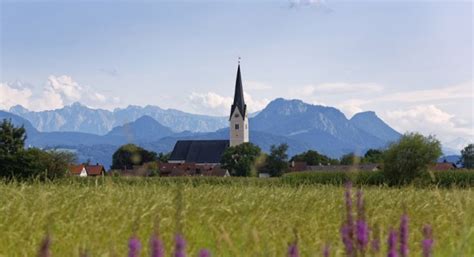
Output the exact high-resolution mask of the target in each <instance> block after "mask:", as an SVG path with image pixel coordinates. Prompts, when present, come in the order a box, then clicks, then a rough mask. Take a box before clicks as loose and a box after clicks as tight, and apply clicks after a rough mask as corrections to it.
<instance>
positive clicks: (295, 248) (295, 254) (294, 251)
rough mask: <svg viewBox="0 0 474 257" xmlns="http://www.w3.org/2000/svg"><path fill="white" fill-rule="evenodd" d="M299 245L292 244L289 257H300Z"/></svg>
mask: <svg viewBox="0 0 474 257" xmlns="http://www.w3.org/2000/svg"><path fill="white" fill-rule="evenodd" d="M299 256H300V255H299V253H298V245H297V244H296V243H293V244H291V245H290V246H289V247H288V257H299Z"/></svg>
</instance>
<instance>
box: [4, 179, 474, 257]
mask: <svg viewBox="0 0 474 257" xmlns="http://www.w3.org/2000/svg"><path fill="white" fill-rule="evenodd" d="M228 180H229V179H228ZM196 181H197V182H198V183H196ZM211 182H212V180H203V181H199V180H196V179H194V180H188V182H186V179H183V180H176V179H175V180H167V179H159V178H156V179H148V180H143V179H131V180H130V179H111V178H106V179H99V180H97V181H96V180H94V179H87V180H84V181H82V182H77V180H73V181H67V180H66V181H61V182H56V183H43V184H42V183H10V184H5V183H0V231H1V232H0V256H3V257H15V256H36V252H37V249H38V245H39V243H40V241H41V239H42V238H43V236H44V235H45V233H46V231H47V230H49V231H50V232H51V235H52V237H53V244H52V251H53V256H61V257H62V256H79V249H81V248H86V249H89V251H90V253H91V256H126V252H127V240H128V238H129V237H130V236H131V234H132V233H133V232H134V231H136V234H137V235H138V237H139V238H140V239H141V240H142V244H143V245H144V246H145V247H146V246H147V245H148V239H149V236H150V234H151V233H152V232H153V230H154V228H155V227H158V226H159V232H160V234H161V237H162V239H164V240H165V244H166V250H167V251H166V254H167V256H170V255H169V254H170V253H171V252H172V251H171V249H172V244H173V241H172V238H173V235H174V233H175V232H176V231H177V230H180V229H182V231H183V234H184V236H185V238H186V239H187V242H188V247H187V249H188V253H189V256H197V251H198V249H200V248H202V247H205V248H208V249H210V250H211V252H212V253H213V256H286V252H287V247H288V243H289V242H292V241H294V240H295V237H297V238H298V245H299V247H300V253H301V256H321V249H322V247H323V245H324V244H325V243H329V244H330V245H331V256H343V254H344V250H343V246H342V243H341V240H340V234H339V228H340V225H341V222H342V220H343V216H344V205H343V204H344V198H343V195H344V188H343V187H337V186H325V185H311V186H310V185H307V186H298V187H297V186H290V185H285V184H282V183H278V180H266V181H265V182H261V181H257V180H256V179H237V178H232V179H231V181H230V182H229V181H227V183H225V184H224V183H211ZM363 190H364V194H365V198H366V206H367V207H366V208H367V215H368V217H369V223H370V224H378V225H379V226H380V229H381V232H382V235H383V238H382V241H383V243H384V245H385V241H386V237H385V235H386V234H387V230H388V228H389V227H390V226H394V227H398V224H399V218H400V216H401V214H402V213H403V210H404V208H406V210H407V213H408V214H409V216H410V241H411V245H410V246H411V253H410V254H411V256H421V251H420V248H421V247H420V243H419V242H420V241H421V238H422V233H421V228H422V226H423V224H425V223H430V224H431V225H432V226H433V230H434V237H435V256H439V257H447V256H456V257H459V256H474V191H473V190H472V188H467V189H456V188H451V189H436V188H424V189H420V188H413V187H407V188H402V189H396V188H386V187H364V188H363ZM113 252H115V253H116V255H113V254H112V253H113ZM142 256H148V250H147V249H146V250H145V249H144V251H142ZM381 256H385V253H384V251H383V254H382V255H381Z"/></svg>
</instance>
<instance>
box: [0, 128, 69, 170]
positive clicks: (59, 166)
mask: <svg viewBox="0 0 474 257" xmlns="http://www.w3.org/2000/svg"><path fill="white" fill-rule="evenodd" d="M26 137H27V136H26V131H25V129H24V127H23V126H21V127H15V126H14V125H13V124H12V123H11V121H10V120H3V121H2V122H1V123H0V177H3V178H7V179H13V178H14V179H29V178H39V179H54V178H60V177H63V176H65V175H66V171H67V167H68V166H69V165H70V164H72V163H73V162H74V161H75V155H74V154H72V153H70V152H63V151H55V150H50V151H44V150H41V149H38V148H30V149H25V148H24V145H25V140H26Z"/></svg>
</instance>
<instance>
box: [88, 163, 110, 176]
mask: <svg viewBox="0 0 474 257" xmlns="http://www.w3.org/2000/svg"><path fill="white" fill-rule="evenodd" d="M86 171H87V175H88V176H91V175H102V173H103V172H105V169H104V166H102V165H89V166H86Z"/></svg>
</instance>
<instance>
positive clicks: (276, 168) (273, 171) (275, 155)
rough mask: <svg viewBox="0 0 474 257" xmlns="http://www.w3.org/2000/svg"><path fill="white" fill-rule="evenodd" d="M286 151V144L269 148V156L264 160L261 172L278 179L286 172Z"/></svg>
mask: <svg viewBox="0 0 474 257" xmlns="http://www.w3.org/2000/svg"><path fill="white" fill-rule="evenodd" d="M287 150H288V145H287V144H280V145H279V146H275V145H272V146H271V147H270V154H269V155H268V157H267V158H266V161H265V166H263V168H262V170H263V172H265V173H268V174H270V176H272V177H279V176H281V175H283V173H285V172H287V171H288V154H287V153H286V151H287Z"/></svg>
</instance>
